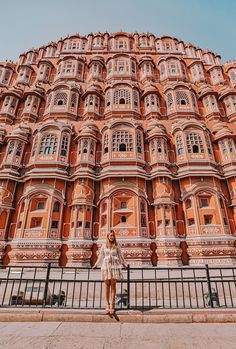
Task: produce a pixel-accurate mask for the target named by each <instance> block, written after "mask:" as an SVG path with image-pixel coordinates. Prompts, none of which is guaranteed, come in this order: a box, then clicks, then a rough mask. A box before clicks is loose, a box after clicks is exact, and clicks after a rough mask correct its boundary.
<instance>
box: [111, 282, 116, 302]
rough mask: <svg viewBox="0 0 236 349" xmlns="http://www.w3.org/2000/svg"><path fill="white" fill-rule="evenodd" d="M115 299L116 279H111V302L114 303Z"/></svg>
mask: <svg viewBox="0 0 236 349" xmlns="http://www.w3.org/2000/svg"><path fill="white" fill-rule="evenodd" d="M115 299H116V279H111V303H112V304H113V305H114V304H115Z"/></svg>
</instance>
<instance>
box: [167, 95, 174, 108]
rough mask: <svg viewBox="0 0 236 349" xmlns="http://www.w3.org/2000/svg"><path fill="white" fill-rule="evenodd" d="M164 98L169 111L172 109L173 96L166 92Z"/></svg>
mask: <svg viewBox="0 0 236 349" xmlns="http://www.w3.org/2000/svg"><path fill="white" fill-rule="evenodd" d="M166 97H167V107H168V109H170V110H171V109H173V107H174V100H173V95H172V93H171V92H168V93H167V96H166Z"/></svg>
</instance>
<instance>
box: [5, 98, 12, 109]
mask: <svg viewBox="0 0 236 349" xmlns="http://www.w3.org/2000/svg"><path fill="white" fill-rule="evenodd" d="M10 99H11V98H10V97H9V96H7V97H5V100H4V107H8V104H9V103H10Z"/></svg>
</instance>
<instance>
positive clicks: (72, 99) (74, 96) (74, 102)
mask: <svg viewBox="0 0 236 349" xmlns="http://www.w3.org/2000/svg"><path fill="white" fill-rule="evenodd" d="M76 104H77V95H76V93H73V94H72V96H71V108H75V107H76Z"/></svg>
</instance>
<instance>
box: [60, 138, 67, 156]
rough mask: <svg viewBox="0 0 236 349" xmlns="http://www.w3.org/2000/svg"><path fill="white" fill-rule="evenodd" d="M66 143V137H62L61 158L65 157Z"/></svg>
mask: <svg viewBox="0 0 236 349" xmlns="http://www.w3.org/2000/svg"><path fill="white" fill-rule="evenodd" d="M68 142H69V138H68V136H63V138H62V142H61V156H67V152H68Z"/></svg>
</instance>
